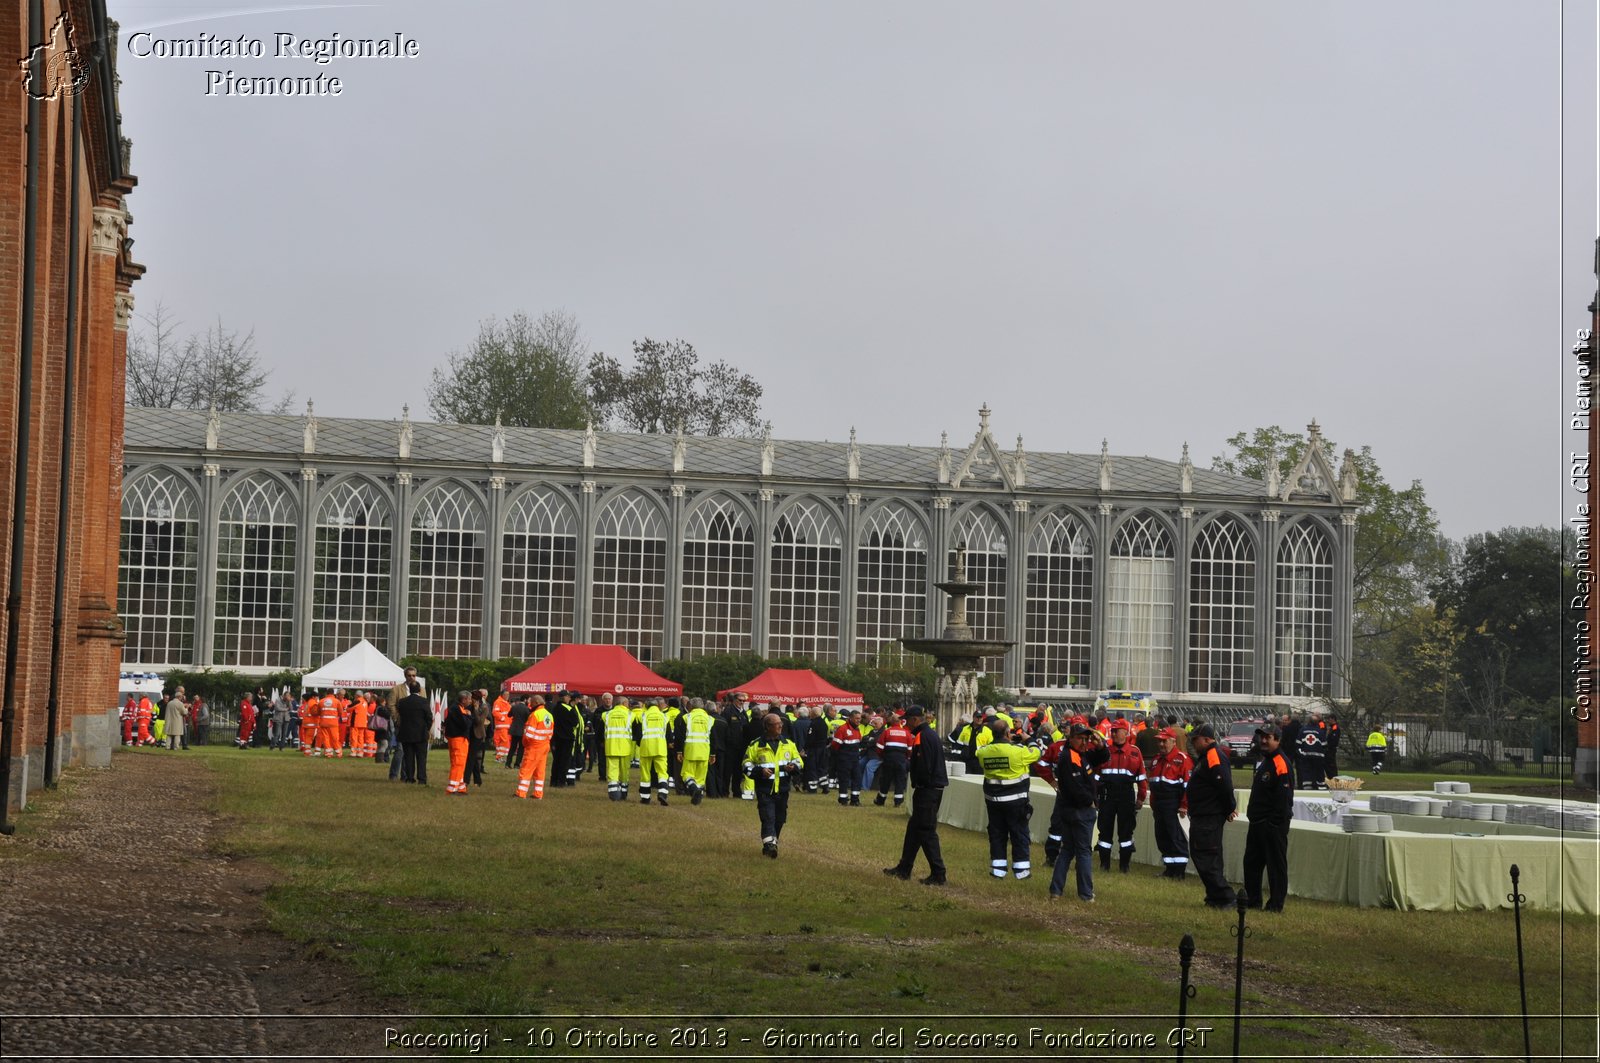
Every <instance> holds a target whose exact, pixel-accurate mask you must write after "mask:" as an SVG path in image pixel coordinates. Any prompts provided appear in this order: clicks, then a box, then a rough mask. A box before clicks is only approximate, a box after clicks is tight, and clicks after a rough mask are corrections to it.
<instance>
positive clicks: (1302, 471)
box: [1278, 419, 1339, 502]
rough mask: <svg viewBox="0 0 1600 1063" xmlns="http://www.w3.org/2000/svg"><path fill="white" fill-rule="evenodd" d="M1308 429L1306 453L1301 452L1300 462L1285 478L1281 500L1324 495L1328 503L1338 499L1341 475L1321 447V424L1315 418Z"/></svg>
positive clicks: (1322, 496) (1279, 496) (1279, 498)
mask: <svg viewBox="0 0 1600 1063" xmlns="http://www.w3.org/2000/svg"><path fill="white" fill-rule="evenodd" d="M1306 432H1307V433H1308V435H1309V440H1308V442H1307V443H1306V452H1305V453H1304V454H1302V455H1300V461H1299V462H1298V463H1296V465H1295V467H1294V468H1293V469H1292V470H1291V471H1290V473H1289V475H1288V476H1287V477H1286V478H1285V479H1284V481H1283V489H1282V491H1281V492H1280V493H1279V494H1278V500H1279V501H1280V502H1288V501H1289V500H1291V499H1293V498H1295V497H1296V496H1298V497H1300V498H1308V497H1310V498H1325V499H1327V500H1328V501H1329V502H1337V501H1339V476H1338V474H1337V473H1335V472H1334V471H1333V466H1332V465H1331V464H1329V462H1328V455H1327V454H1326V453H1325V452H1324V451H1323V449H1322V426H1321V425H1319V424H1317V422H1316V420H1315V419H1313V420H1312V422H1311V423H1310V424H1309V425H1307V426H1306Z"/></svg>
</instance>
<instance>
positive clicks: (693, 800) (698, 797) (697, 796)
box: [689, 786, 706, 805]
mask: <svg viewBox="0 0 1600 1063" xmlns="http://www.w3.org/2000/svg"><path fill="white" fill-rule="evenodd" d="M705 796H706V792H705V791H704V790H702V789H700V787H698V786H696V787H695V788H694V794H693V795H692V796H691V797H690V798H689V803H690V804H691V805H698V804H699V803H700V802H701V801H703V800H705Z"/></svg>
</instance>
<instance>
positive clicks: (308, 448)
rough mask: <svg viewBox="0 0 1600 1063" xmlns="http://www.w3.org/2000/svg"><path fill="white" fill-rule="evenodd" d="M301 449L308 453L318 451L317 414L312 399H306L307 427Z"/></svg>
mask: <svg viewBox="0 0 1600 1063" xmlns="http://www.w3.org/2000/svg"><path fill="white" fill-rule="evenodd" d="M300 449H301V451H303V452H304V453H306V454H315V453H316V452H317V415H316V412H315V411H314V410H313V409H312V406H311V400H310V399H307V400H306V427H305V433H304V436H303V440H302V443H301V447H300Z"/></svg>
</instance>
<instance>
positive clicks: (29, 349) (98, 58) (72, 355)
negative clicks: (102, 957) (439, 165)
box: [0, 0, 143, 830]
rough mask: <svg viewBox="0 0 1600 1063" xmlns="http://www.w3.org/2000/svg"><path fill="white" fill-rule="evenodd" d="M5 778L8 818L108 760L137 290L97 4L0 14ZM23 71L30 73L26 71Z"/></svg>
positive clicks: (37, 6) (104, 25)
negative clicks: (57, 781) (83, 766)
mask: <svg viewBox="0 0 1600 1063" xmlns="http://www.w3.org/2000/svg"><path fill="white" fill-rule="evenodd" d="M0 40H3V41H5V42H6V43H5V46H4V48H3V49H0V52H3V55H0V58H3V59H5V60H6V62H7V68H8V69H9V70H10V71H11V74H10V75H9V76H8V77H7V79H6V81H7V85H8V88H7V90H6V91H5V92H4V93H3V94H0V169H3V170H4V172H5V173H6V175H7V176H6V182H5V184H6V188H7V189H8V191H7V192H6V194H5V195H4V197H0V329H3V330H4V332H5V340H4V343H5V351H6V353H5V357H4V358H3V359H0V439H4V441H5V442H4V445H3V446H0V514H3V515H4V516H3V518H0V581H4V587H5V591H4V593H5V598H6V607H5V610H4V613H3V615H0V628H3V630H4V641H3V642H0V662H3V666H4V670H3V676H4V680H3V684H4V685H3V688H0V697H3V709H0V776H3V779H0V781H3V782H4V784H5V788H6V797H7V804H6V812H7V818H6V819H5V820H4V825H5V827H6V829H7V830H9V813H10V810H12V809H14V808H16V807H17V806H18V805H19V804H20V803H21V802H22V801H23V800H24V799H25V794H26V793H27V792H29V791H31V790H35V789H37V788H38V787H39V786H41V785H45V784H46V783H48V782H49V781H51V780H52V779H53V778H54V775H55V773H56V772H57V771H58V770H59V768H60V766H61V765H62V764H64V763H66V762H67V761H68V760H69V759H70V760H72V761H74V762H87V763H109V758H110V749H111V728H110V726H109V721H108V718H107V710H111V715H112V717H113V718H114V714H115V709H114V706H115V703H116V696H117V672H118V662H119V659H120V656H121V645H122V626H121V624H120V622H119V621H118V618H117V599H116V592H117V532H118V514H119V512H120V507H121V497H122V427H123V377H124V371H125V358H126V354H127V337H128V333H127V328H128V318H129V316H130V314H131V312H132V308H133V299H132V295H131V293H130V287H131V285H132V284H133V282H134V281H135V280H136V279H138V277H139V275H140V274H141V273H142V272H143V269H142V267H140V266H138V265H137V264H135V263H134V262H133V260H132V258H131V257H130V255H129V250H130V248H131V246H132V241H130V240H129V239H128V238H127V228H128V215H127V212H126V211H125V210H124V207H123V201H124V197H126V196H127V194H128V193H129V192H130V191H131V190H132V189H133V186H134V178H133V177H132V176H131V175H130V174H129V173H128V145H127V142H126V141H125V140H124V139H123V137H122V131H121V125H120V116H119V114H118V110H117V81H116V68H115V57H116V46H117V41H116V26H115V24H114V23H112V22H111V21H110V20H109V19H108V18H107V16H106V9H105V4H104V2H103V0H24V2H22V3H17V4H3V5H0ZM19 61H20V62H19Z"/></svg>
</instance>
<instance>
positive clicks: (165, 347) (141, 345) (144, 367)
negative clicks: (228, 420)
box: [127, 303, 294, 413]
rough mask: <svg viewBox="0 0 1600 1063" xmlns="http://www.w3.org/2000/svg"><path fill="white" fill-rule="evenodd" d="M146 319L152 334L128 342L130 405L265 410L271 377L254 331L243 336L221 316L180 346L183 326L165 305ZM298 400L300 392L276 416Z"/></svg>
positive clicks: (285, 398)
mask: <svg viewBox="0 0 1600 1063" xmlns="http://www.w3.org/2000/svg"><path fill="white" fill-rule="evenodd" d="M143 320H144V321H145V323H146V324H147V325H148V326H149V330H148V331H138V332H135V333H133V334H132V335H131V336H129V337H128V382H127V401H128V403H129V404H130V405H133V406H149V407H155V408H159V409H188V410H204V409H208V408H210V407H211V406H215V407H216V408H217V409H218V410H220V411H222V412H224V413H227V412H234V411H247V410H248V411H259V410H261V409H262V404H263V401H264V399H265V394H264V393H265V391H266V386H267V378H268V377H269V376H271V372H270V371H269V370H266V369H263V368H262V367H261V358H260V355H259V354H258V353H257V352H256V346H255V333H254V332H253V331H251V332H247V333H245V334H243V335H240V334H239V331H238V330H237V329H230V328H228V327H227V326H226V325H224V324H223V322H222V319H221V318H220V317H219V318H218V319H217V323H216V325H215V326H213V327H212V328H209V329H207V330H206V331H205V333H203V334H201V335H190V336H189V337H187V338H186V339H184V340H183V341H182V342H179V340H178V339H177V332H178V326H179V322H178V321H176V320H175V319H174V318H173V317H172V315H171V313H170V311H168V310H167V308H166V306H165V304H163V303H157V304H156V308H155V310H154V311H152V312H151V313H150V314H148V315H144V316H143ZM293 401H294V392H293V391H290V392H287V393H285V394H284V395H283V396H282V397H281V398H280V399H279V400H278V401H277V403H275V404H274V405H273V407H272V409H271V411H270V412H272V413H285V412H287V411H288V408H289V406H290V405H291V404H292V403H293Z"/></svg>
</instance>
